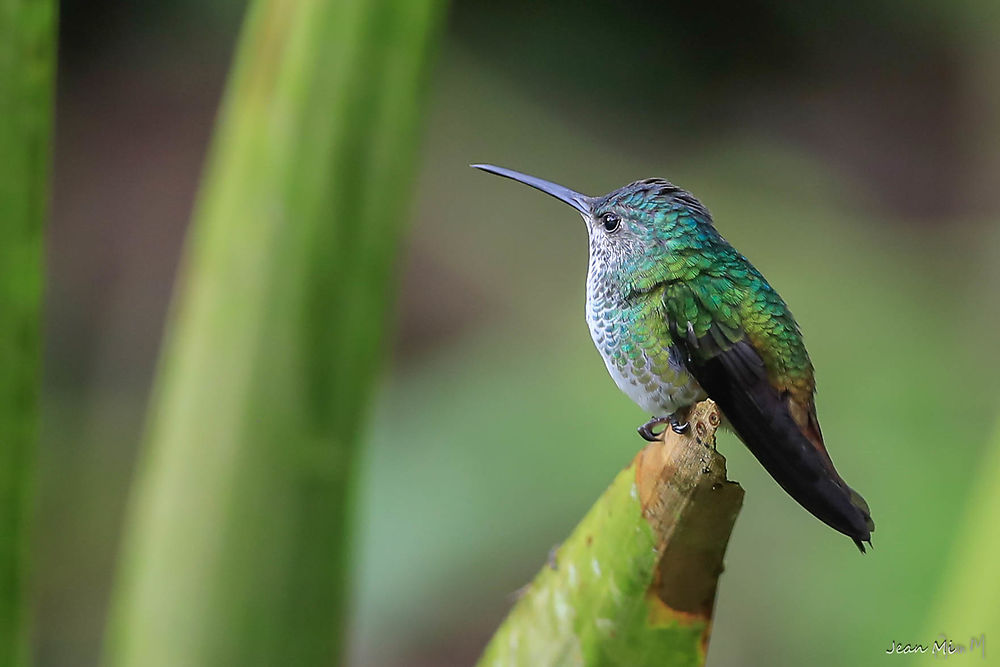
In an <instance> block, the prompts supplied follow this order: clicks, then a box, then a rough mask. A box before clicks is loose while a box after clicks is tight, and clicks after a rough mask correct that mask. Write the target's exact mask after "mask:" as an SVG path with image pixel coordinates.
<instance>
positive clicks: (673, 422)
mask: <svg viewBox="0 0 1000 667" xmlns="http://www.w3.org/2000/svg"><path fill="white" fill-rule="evenodd" d="M667 419H668V420H669V421H670V428H671V429H673V431H674V433H676V434H677V435H684V434H685V433H687V431H688V429H689V428H691V424H689V423H688V422H682V421H681V420H680V419H678V418H677V417H676V416H674V415H670V416H669V417H667Z"/></svg>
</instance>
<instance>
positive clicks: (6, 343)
mask: <svg viewBox="0 0 1000 667" xmlns="http://www.w3.org/2000/svg"><path fill="white" fill-rule="evenodd" d="M55 18H56V8H55V4H54V3H53V2H50V1H49V0H0V156H2V158H0V225H2V227H0V666H3V665H14V664H25V663H27V631H26V625H27V611H26V607H27V604H26V598H27V596H26V594H25V574H26V569H27V564H28V560H29V559H28V523H29V518H30V515H31V499H32V484H33V481H32V480H33V478H34V459H35V443H36V441H37V436H38V389H39V358H40V339H41V337H40V333H39V314H40V310H41V298H42V232H43V227H44V224H45V217H46V211H47V209H48V196H49V183H48V176H49V162H50V156H49V152H50V137H51V126H52V92H53V80H54V73H55Z"/></svg>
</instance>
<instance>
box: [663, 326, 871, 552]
mask: <svg viewBox="0 0 1000 667" xmlns="http://www.w3.org/2000/svg"><path fill="white" fill-rule="evenodd" d="M670 326H671V330H672V332H673V338H674V343H675V344H676V345H677V346H678V347H679V348H680V349H681V351H682V353H683V354H684V355H685V363H686V366H687V369H688V372H690V373H691V374H692V375H693V376H694V377H695V379H697V380H698V382H699V383H700V384H701V386H702V388H703V389H704V390H705V392H706V393H707V394H708V395H709V397H710V398H711V399H712V400H714V401H715V402H716V403H717V404H718V405H719V408H720V409H721V410H722V412H723V414H724V415H725V416H726V418H727V419H728V420H729V422H730V424H732V426H733V429H734V430H735V431H736V433H737V435H739V437H740V439H741V440H742V441H743V442H744V443H745V444H746V446H747V448H749V449H750V451H751V452H752V453H753V455H754V456H755V457H756V458H757V460H758V461H760V463H761V465H763V466H764V468H765V469H766V470H767V471H768V473H770V475H771V476H772V477H773V478H774V479H775V481H777V482H778V484H780V485H781V487H782V488H783V489H784V490H785V491H787V492H788V494H789V495H790V496H792V498H794V499H795V500H796V501H798V503H799V504H800V505H802V506H803V507H805V508H806V509H807V510H809V511H810V512H811V513H812V514H813V515H814V516H816V517H817V518H818V519H820V520H821V521H823V522H824V523H826V524H827V525H829V526H830V527H832V528H834V529H836V530H838V531H840V532H841V533H844V534H845V535H847V536H848V537H850V538H851V539H853V540H854V542H855V544H857V546H858V548H859V549H860V550H861V551H862V553H864V550H865V548H864V545H863V544H862V542H864V541H867V542H869V544H870V541H871V532H872V530H874V527H875V525H874V523H873V522H872V520H871V516H870V513H869V511H868V506H867V504H866V503H865V501H864V500H863V499H862V498H861V496H860V495H859V494H857V493H856V492H855V491H854V490H853V489H851V488H850V487H849V486H847V484H846V483H845V482H844V481H843V480H842V479H841V478H840V476H839V475H838V474H837V472H836V470H834V469H833V463H832V462H831V461H830V459H829V456H828V455H827V453H826V450H825V448H823V447H822V441H820V444H819V446H816V445H815V444H814V443H813V442H812V441H811V440H810V438H808V437H807V436H806V435H805V434H804V433H803V431H802V429H801V428H800V426H799V424H798V423H797V422H796V421H795V419H794V418H793V416H792V412H791V410H790V401H791V400H792V399H791V397H790V396H789V395H788V394H787V393H785V392H779V390H777V389H775V387H774V386H773V385H772V384H771V382H770V381H769V379H768V374H767V369H766V367H765V364H764V361H763V360H762V359H761V357H760V355H759V354H758V353H757V351H756V350H755V349H754V348H753V345H752V344H751V343H750V341H749V340H748V338H747V336H746V335H745V334H744V333H743V331H742V330H739V329H737V328H735V327H733V326H732V325H726V324H723V323H721V322H712V323H711V325H710V326H709V327H708V329H707V331H704V332H703V333H702V334H701V335H700V336H698V335H696V333H695V327H694V326H693V324H692V323H691V322H690V321H684V322H677V321H674V320H671V322H670ZM702 328H703V327H702ZM817 432H818V425H817Z"/></svg>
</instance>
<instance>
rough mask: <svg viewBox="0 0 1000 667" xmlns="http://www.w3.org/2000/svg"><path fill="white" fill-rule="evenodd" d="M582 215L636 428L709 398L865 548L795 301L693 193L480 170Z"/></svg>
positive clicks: (591, 275)
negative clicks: (640, 415)
mask: <svg viewBox="0 0 1000 667" xmlns="http://www.w3.org/2000/svg"><path fill="white" fill-rule="evenodd" d="M472 166H473V167H475V168H477V169H482V170H483V171H487V172H490V173H493V174H497V175H499V176H504V177H506V178H510V179H513V180H515V181H518V182H520V183H524V184H525V185H530V186H531V187H533V188H536V189H538V190H541V191H542V192H545V193H546V194H549V195H552V196H553V197H555V198H556V199H559V200H561V201H563V202H565V203H567V204H569V205H570V206H572V207H573V208H575V209H576V210H577V211H579V212H580V215H582V216H583V219H584V222H585V223H586V225H587V232H588V234H589V237H590V263H589V268H588V271H587V323H588V324H589V325H590V334H591V337H592V338H593V339H594V344H595V345H596V346H597V349H598V350H599V351H600V353H601V356H602V357H603V358H604V363H605V364H606V365H607V367H608V371H609V372H610V373H611V377H612V378H614V380H615V383H616V384H617V385H618V387H619V388H621V390H622V391H624V392H625V393H626V394H627V395H628V396H629V397H630V398H631V399H632V400H633V401H635V402H636V403H637V404H639V406H640V407H641V408H642V409H643V410H645V411H646V412H648V413H651V414H653V415H655V416H654V418H653V419H651V420H650V421H649V422H647V423H645V424H643V425H642V426H640V427H639V433H640V434H641V435H642V436H643V437H644V438H646V439H647V440H654V439H655V438H656V437H657V434H656V432H655V431H654V430H653V429H654V428H655V427H656V426H659V425H663V424H667V425H669V427H670V428H673V429H674V430H675V431H677V432H681V433H682V432H684V430H685V429H686V428H687V424H686V422H685V420H684V416H685V415H686V413H687V410H688V408H689V407H690V406H692V405H694V404H695V403H697V402H698V401H700V400H702V399H704V398H706V397H708V398H711V399H712V400H714V401H715V402H716V404H718V406H719V408H720V409H721V410H722V413H723V415H725V417H726V419H727V421H728V422H729V424H730V425H731V426H732V428H733V430H734V431H735V432H736V434H737V436H739V438H740V439H741V440H742V441H743V442H744V443H745V444H746V446H747V447H748V448H749V449H750V451H751V452H752V453H753V455H754V456H755V457H756V458H757V460H758V461H760V463H761V464H762V465H763V466H764V468H765V469H766V470H767V471H768V473H770V475H771V476H772V477H773V478H774V479H775V480H776V481H777V482H778V484H780V485H781V487H782V488H783V489H785V491H787V492H788V494H789V495H790V496H792V498H794V499H795V500H796V501H798V502H799V504H801V505H802V506H803V507H805V508H806V509H807V510H809V511H810V512H811V513H812V514H813V515H815V516H816V517H817V518H818V519H820V520H821V521H823V522H824V523H826V524H827V525H829V526H830V527H832V528H834V529H835V530H838V531H840V532H841V533H843V534H845V535H847V536H848V537H850V538H851V539H852V540H854V543H855V544H856V545H857V546H858V548H859V549H860V550H861V552H862V553H864V550H865V548H864V544H863V543H864V542H868V544H869V546H871V533H872V531H874V530H875V524H874V522H873V521H872V518H871V513H870V511H869V509H868V504H867V503H866V502H865V500H864V498H862V497H861V495H860V494H858V493H857V492H856V491H854V490H853V489H852V488H851V487H849V486H848V485H847V483H846V482H844V480H843V478H841V476H840V475H839V474H838V473H837V470H836V468H834V466H833V461H832V460H831V459H830V455H829V453H827V450H826V446H825V445H824V443H823V434H822V432H821V431H820V427H819V420H818V419H817V418H816V406H815V402H814V394H815V390H816V382H815V379H814V375H813V366H812V362H811V361H810V360H809V354H808V353H807V352H806V348H805V345H804V343H803V341H802V333H801V332H800V331H799V327H798V324H796V322H795V319H794V318H793V317H792V313H791V311H789V309H788V306H787V305H786V304H785V302H784V301H783V300H782V298H781V297H780V296H779V295H778V293H777V292H775V291H774V289H773V288H772V287H771V285H770V284H768V282H767V280H765V279H764V276H763V275H761V273H760V272H759V271H758V270H757V269H756V268H754V266H753V265H752V264H751V263H750V262H749V260H747V258H746V257H744V256H743V255H741V254H740V253H739V252H737V251H736V249H735V248H733V246H731V245H730V244H729V243H728V242H727V241H726V240H725V239H724V238H722V236H721V235H720V234H719V232H718V231H716V229H715V226H714V225H713V223H712V216H711V215H710V214H709V212H708V209H706V208H705V207H704V206H703V205H702V203H701V202H699V201H698V200H697V199H696V198H695V197H694V195H692V194H691V193H690V192H687V191H685V190H682V189H681V188H679V187H677V186H675V185H673V184H672V183H670V182H668V181H665V180H663V179H659V178H648V179H645V180H642V181H636V182H635V183H631V184H629V185H626V186H625V187H622V188H619V189H617V190H615V191H613V192H611V193H609V194H606V195H604V196H601V197H588V196H586V195H583V194H580V193H579V192H575V191H573V190H570V189H569V188H566V187H563V186H561V185H557V184H555V183H551V182H549V181H545V180H542V179H540V178H536V177H534V176H529V175H527V174H522V173H520V172H516V171H512V170H510V169H504V168H503V167H495V166H493V165H488V164H475V165H472Z"/></svg>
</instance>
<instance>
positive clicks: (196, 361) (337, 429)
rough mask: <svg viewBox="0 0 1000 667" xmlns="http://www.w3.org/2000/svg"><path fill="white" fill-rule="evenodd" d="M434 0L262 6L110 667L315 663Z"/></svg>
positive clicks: (378, 330) (185, 307) (337, 609)
mask: <svg viewBox="0 0 1000 667" xmlns="http://www.w3.org/2000/svg"><path fill="white" fill-rule="evenodd" d="M442 18H443V17H442V5H441V3H440V2H438V1H437V0H255V1H254V2H253V3H252V5H251V7H250V10H249V15H248V17H247V20H246V25H245V26H244V29H243V34H242V37H241V41H240V45H239V48H238V52H237V54H236V59H235V63H234V65H233V71H232V74H231V79H230V82H229V87H228V90H227V95H226V99H225V102H224V108H223V111H222V114H221V120H220V123H219V127H218V128H217V131H216V136H215V139H214V145H213V149H212V154H211V158H210V163H209V166H208V169H207V173H206V175H205V179H204V183H203V187H202V191H201V196H200V200H199V203H198V206H197V210H196V212H195V216H194V222H193V227H192V230H191V232H190V236H189V239H188V247H187V254H186V258H185V262H184V266H183V269H182V274H181V279H180V286H179V290H178V295H177V297H176V302H175V304H174V306H175V312H174V317H173V320H172V326H171V330H170V331H169V336H168V340H167V343H166V350H165V353H164V356H163V359H162V360H161V367H160V372H159V375H158V378H157V384H156V391H155V395H154V398H153V402H152V406H151V409H150V417H149V419H150V421H149V424H148V430H147V434H146V443H145V445H146V446H145V451H144V454H143V456H142V460H141V462H140V470H139V473H138V474H139V477H138V480H137V483H136V488H135V490H134V497H133V504H132V506H131V508H130V518H129V520H128V525H127V528H126V535H125V539H124V546H123V550H124V552H123V558H122V572H121V575H120V579H119V581H118V588H117V591H116V596H115V599H114V603H113V615H112V619H111V623H110V632H109V641H108V645H107V658H108V661H109V662H110V663H113V664H116V665H142V666H143V667H147V666H150V665H277V664H329V663H331V662H336V661H337V660H338V658H339V657H340V655H341V653H342V649H343V629H344V625H345V613H346V612H345V610H346V598H347V595H348V592H349V591H348V585H347V583H348V581H349V576H348V575H349V554H350V546H351V545H350V538H351V511H350V507H349V506H350V501H351V498H352V493H351V485H352V477H353V469H354V466H355V458H356V456H355V455H356V450H357V443H358V438H359V430H360V427H361V425H362V423H363V419H364V416H365V413H366V408H367V403H368V399H369V395H370V393H371V389H372V384H373V380H374V378H375V376H376V373H377V371H378V369H379V367H380V363H379V362H380V360H381V357H382V356H383V349H382V340H383V338H384V319H385V312H386V306H387V303H388V301H389V298H390V292H391V290H390V286H391V277H392V268H393V266H394V262H395V258H396V254H397V245H398V241H399V237H400V232H401V220H402V219H403V218H404V214H405V202H406V201H407V193H408V187H407V186H408V184H409V182H410V180H411V175H412V171H413V163H414V158H415V147H416V135H417V129H418V120H419V110H420V107H421V104H420V101H421V99H422V98H423V89H424V83H425V77H426V73H427V70H428V62H429V52H430V47H431V46H432V45H433V43H434V38H435V35H436V32H437V28H438V26H439V24H440V22H441V19H442Z"/></svg>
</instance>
